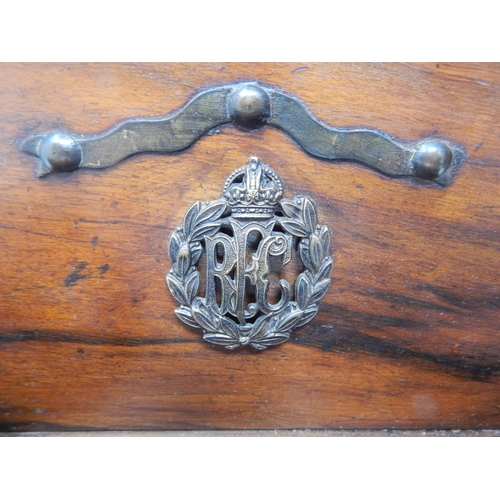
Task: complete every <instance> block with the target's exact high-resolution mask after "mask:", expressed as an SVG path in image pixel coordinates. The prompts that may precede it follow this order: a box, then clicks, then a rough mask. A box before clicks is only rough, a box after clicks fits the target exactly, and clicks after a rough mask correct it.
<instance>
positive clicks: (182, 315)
mask: <svg viewBox="0 0 500 500" xmlns="http://www.w3.org/2000/svg"><path fill="white" fill-rule="evenodd" d="M174 312H175V315H176V316H177V317H178V318H179V319H180V320H181V321H183V322H184V323H186V325H189V326H192V327H193V328H200V325H199V324H198V323H197V322H196V321H195V320H194V318H193V316H192V314H191V309H190V308H189V307H177V308H176V309H175V310H174Z"/></svg>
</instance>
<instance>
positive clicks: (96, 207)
mask: <svg viewBox="0 0 500 500" xmlns="http://www.w3.org/2000/svg"><path fill="white" fill-rule="evenodd" d="M243 80H259V81H261V82H262V83H264V84H267V85H272V86H276V87H279V88H281V89H283V90H284V91H286V92H288V93H291V94H293V95H296V96H298V97H299V98H301V99H302V100H303V101H304V102H305V104H306V105H307V106H308V108H309V109H310V110H311V111H312V112H313V113H314V114H315V115H316V116H317V117H318V118H320V119H321V120H323V121H325V122H326V123H329V124H331V125H334V126H339V127H370V128H377V129H381V130H384V131H386V132H388V133H390V134H391V135H393V136H394V137H396V138H398V139H402V140H411V141H413V140H418V139H421V138H424V137H426V136H438V137H443V138H447V139H450V140H452V141H453V142H455V143H457V144H461V145H462V146H464V147H465V149H466V152H467V154H468V159H467V161H466V162H465V163H464V165H462V167H460V169H459V171H458V172H457V174H456V176H455V178H454V180H453V182H452V183H451V185H450V186H448V187H446V188H442V187H438V186H434V185H430V184H427V183H425V182H423V181H418V180H411V179H391V178H388V177H386V176H383V175H381V174H380V173H377V172H374V171H372V170H370V169H368V168H366V167H362V166H359V165H355V164H351V163H347V162H337V163H335V162H330V161H322V160H318V159H316V158H312V157H310V156H308V155H306V154H305V153H304V152H302V151H301V150H300V149H299V148H298V147H297V146H296V145H295V143H294V142H293V140H292V139H290V138H289V137H288V136H286V135H284V134H283V133H281V132H279V131H278V130H275V129H271V128H264V129H261V130H257V131H253V132H248V131H243V130H240V129H237V128H234V127H232V126H224V127H220V128H219V129H218V130H217V132H216V133H214V134H211V135H209V136H207V137H205V138H203V139H202V140H200V141H199V142H197V143H196V144H195V145H194V146H192V147H191V148H189V149H188V150H186V151H184V152H182V153H179V154H176V155H165V156H161V155H149V154H147V155H138V156H135V157H133V158H131V159H129V160H126V161H124V162H122V163H121V164H120V165H118V166H116V167H113V168H110V169H107V170H103V171H92V170H82V171H77V172H74V173H72V174H60V175H59V174H58V175H51V176H48V177H47V178H43V179H37V178H35V175H34V166H35V162H34V160H33V159H32V158H30V157H28V156H26V155H25V154H23V153H21V152H20V151H19V150H18V148H17V144H18V143H19V141H20V140H21V139H23V138H24V137H26V136H27V135H28V134H31V133H39V132H45V131H47V130H65V131H74V132H78V133H82V134H90V133H96V132H99V131H102V130H104V129H106V128H108V127H110V126H111V125H113V124H115V123H116V122H117V121H119V120H121V119H125V118H129V117H131V116H151V115H161V114H165V113H168V112H170V111H172V110H174V109H176V108H178V107H179V106H181V105H182V104H183V103H184V102H185V101H186V100H187V99H189V98H190V97H191V96H192V95H194V94H195V93H196V92H197V91H198V90H199V89H201V88H207V87H210V86H213V85H220V84H224V83H230V82H234V81H243ZM499 88H500V66H499V65H497V64H435V63H433V64H196V65H194V64H105V65H104V64H41V65H40V64H37V65H33V64H30V65H24V64H20V65H10V64H9V65H5V64H4V65H2V66H0V114H1V117H0V238H1V240H0V241H1V253H0V265H1V269H2V271H1V276H2V280H1V284H2V286H1V287H0V430H2V431H9V432H16V431H50V430H105V429H115V430H117V429H124V430H139V429H149V430H161V429H165V430H167V429H199V430H203V429H294V428H313V429H341V428H342V429H422V428H426V429H466V428H471V429H480V428H486V429H488V428H490V429H492V428H499V427H500V377H499V375H500V360H499V357H500V332H499V324H500V321H499V320H500V314H499V306H500V267H499V251H500V201H499V200H500V126H499V124H498V116H499V114H500V100H499V99H498V89H499ZM250 154H254V155H257V156H259V157H260V158H261V159H262V160H263V161H264V162H265V163H268V164H269V165H271V166H272V167H273V168H275V170H276V171H277V172H278V173H279V174H280V175H281V176H282V177H283V179H284V181H285V189H286V191H285V194H286V196H287V197H293V196H294V195H296V194H307V195H310V196H312V197H313V198H314V199H315V200H316V201H317V203H318V207H319V212H320V222H321V223H324V224H327V225H329V226H330V228H331V229H332V246H333V250H332V251H333V254H334V256H335V264H334V268H333V280H332V286H331V288H330V290H329V292H328V293H327V295H326V296H325V298H324V299H323V301H322V303H321V306H320V313H319V314H318V316H317V317H316V318H315V319H314V320H313V321H312V322H311V323H310V324H308V325H306V326H304V327H302V328H300V329H298V330H296V331H295V333H294V335H293V338H292V339H291V341H290V342H288V343H286V344H283V345H281V346H278V347H275V348H271V349H268V350H266V351H263V352H253V351H251V350H240V351H235V352H229V351H226V350H225V349H223V348H219V347H216V346H212V345H209V344H207V343H205V342H203V341H202V340H201V335H200V330H195V329H192V328H189V327H188V326H186V325H184V324H182V323H180V321H179V320H177V318H176V317H175V315H174V313H173V310H174V308H175V307H176V303H175V300H174V299H173V298H172V296H171V295H170V293H169V292H168V289H167V287H166V284H165V274H166V273H167V271H168V269H169V267H170V263H169V260H168V257H167V253H166V248H167V242H168V238H169V236H170V234H171V232H172V230H173V228H175V227H176V226H177V225H179V223H180V221H181V220H182V217H183V215H184V212H185V211H186V209H187V207H188V206H189V205H190V204H191V203H193V202H194V201H196V200H212V199H217V198H219V197H220V195H221V189H222V185H223V183H224V181H225V179H226V177H227V175H228V174H229V173H231V172H232V171H233V170H234V169H235V168H237V167H239V166H241V165H243V164H245V163H246V161H247V159H248V156H249V155H250Z"/></svg>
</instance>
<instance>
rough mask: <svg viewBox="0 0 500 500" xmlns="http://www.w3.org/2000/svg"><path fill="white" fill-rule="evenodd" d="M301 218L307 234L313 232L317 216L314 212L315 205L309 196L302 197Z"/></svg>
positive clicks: (316, 223)
mask: <svg viewBox="0 0 500 500" xmlns="http://www.w3.org/2000/svg"><path fill="white" fill-rule="evenodd" d="M302 218H303V220H304V224H305V226H306V228H307V232H308V233H309V234H311V233H314V231H315V229H316V226H317V225H318V216H317V214H316V207H315V206H314V203H313V201H312V200H311V198H307V197H305V196H304V197H303V198H302Z"/></svg>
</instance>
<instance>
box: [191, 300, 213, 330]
mask: <svg viewBox="0 0 500 500" xmlns="http://www.w3.org/2000/svg"><path fill="white" fill-rule="evenodd" d="M191 314H192V315H193V318H194V320H195V321H196V322H197V323H198V324H199V325H200V326H201V327H202V328H204V329H205V330H207V331H214V330H217V325H215V323H214V322H213V321H212V318H211V317H210V313H209V312H208V310H207V308H206V306H205V305H204V304H203V302H197V303H195V304H192V305H191Z"/></svg>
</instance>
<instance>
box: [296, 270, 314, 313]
mask: <svg viewBox="0 0 500 500" xmlns="http://www.w3.org/2000/svg"><path fill="white" fill-rule="evenodd" d="M310 294H311V284H310V283H309V280H308V279H307V274H306V273H302V274H300V275H299V277H298V278H297V281H296V282H295V300H296V301H297V305H298V306H299V307H300V309H305V308H306V306H307V302H308V298H309V295H310Z"/></svg>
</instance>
